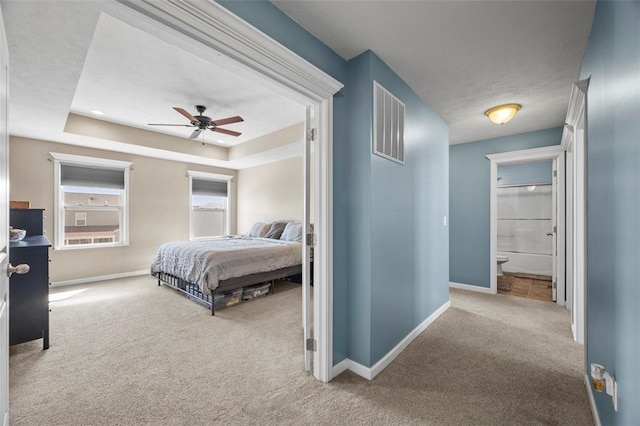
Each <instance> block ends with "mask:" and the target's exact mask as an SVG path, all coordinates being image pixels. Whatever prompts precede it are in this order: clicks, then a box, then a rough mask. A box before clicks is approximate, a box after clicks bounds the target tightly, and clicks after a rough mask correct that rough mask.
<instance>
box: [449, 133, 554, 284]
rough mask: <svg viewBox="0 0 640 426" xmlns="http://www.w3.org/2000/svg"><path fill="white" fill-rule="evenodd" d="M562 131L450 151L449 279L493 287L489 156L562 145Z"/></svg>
mask: <svg viewBox="0 0 640 426" xmlns="http://www.w3.org/2000/svg"><path fill="white" fill-rule="evenodd" d="M561 137H562V128H561V127H558V128H554V129H547V130H539V131H536V132H530V133H523V134H520V135H515V136H508V137H502V138H495V139H486V140H483V141H478V142H473V143H465V144H457V145H451V147H450V148H449V215H450V223H449V280H450V281H451V282H455V283H461V284H469V285H476V286H479V287H487V288H488V287H490V284H491V281H490V278H491V277H490V274H491V272H490V269H489V268H490V263H489V261H490V259H489V256H490V250H489V249H490V247H489V245H490V235H489V225H490V224H489V213H490V212H489V210H490V204H489V190H490V186H489V173H490V170H489V165H490V162H489V160H487V158H486V155H488V154H496V153H499V152H509V151H520V150H523V149H531V148H540V147H543V146H551V145H559V144H560V139H561Z"/></svg>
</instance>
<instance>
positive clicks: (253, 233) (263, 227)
mask: <svg viewBox="0 0 640 426" xmlns="http://www.w3.org/2000/svg"><path fill="white" fill-rule="evenodd" d="M270 228H271V224H269V223H263V222H256V223H255V224H254V225H253V226H252V227H251V230H250V231H249V233H248V234H247V235H248V236H249V237H259V238H262V237H264V235H265V234H266V233H267V232H268V231H269V229H270Z"/></svg>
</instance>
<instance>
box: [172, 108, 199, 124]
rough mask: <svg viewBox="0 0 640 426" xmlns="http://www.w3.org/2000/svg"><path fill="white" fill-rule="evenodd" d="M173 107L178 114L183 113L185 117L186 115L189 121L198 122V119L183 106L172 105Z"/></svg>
mask: <svg viewBox="0 0 640 426" xmlns="http://www.w3.org/2000/svg"><path fill="white" fill-rule="evenodd" d="M173 109H175V110H176V111H178V112H179V113H180V114H182V115H184V116H185V117H187V118H188V119H189V121H190V122H192V123H193V122H194V121H195V122H196V123H197V122H198V119H197V118H195V117H194V116H193V115H191V114H189V113H188V112H187V111H186V110H185V109H183V108H178V107H173Z"/></svg>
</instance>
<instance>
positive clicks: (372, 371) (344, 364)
mask: <svg viewBox="0 0 640 426" xmlns="http://www.w3.org/2000/svg"><path fill="white" fill-rule="evenodd" d="M450 307H451V301H449V300H448V301H446V302H445V303H444V304H443V305H442V306H440V307H439V308H438V309H436V311H435V312H434V313H432V314H431V315H429V317H428V318H427V319H426V320H424V321H422V323H420V324H419V325H418V326H417V327H416V328H414V329H413V331H411V332H410V333H409V334H407V336H406V337H405V338H404V339H402V341H401V342H400V343H398V344H397V345H396V346H395V347H394V348H393V349H391V350H390V351H389V352H388V353H387V354H386V355H385V356H384V357H382V359H381V360H380V361H378V362H376V363H375V364H374V365H373V367H370V368H369V367H365V366H364V365H362V364H360V363H357V362H355V361H353V360H351V359H348V358H347V359H344V360H342V361H341V362H340V363H338V365H336V366H334V367H333V375H334V377H335V376H337V375H338V374H340V373H342V372H343V371H345V370H347V369H348V370H351V371H352V372H354V373H355V374H357V375H358V376H360V377H363V378H365V379H367V380H373V379H374V378H375V377H376V376H377V375H378V374H380V373H382V371H383V370H384V369H385V368H387V367H388V366H389V364H391V363H392V362H393V360H394V359H396V358H397V357H398V355H400V354H401V353H402V351H404V350H405V349H406V348H407V346H409V344H411V342H413V341H414V340H415V338H416V337H418V336H419V335H420V334H421V333H422V332H423V331H425V330H426V329H427V327H429V326H430V325H431V324H433V322H434V321H435V320H436V319H438V317H440V315H442V314H444V313H445V312H446V310H447V309H449V308H450Z"/></svg>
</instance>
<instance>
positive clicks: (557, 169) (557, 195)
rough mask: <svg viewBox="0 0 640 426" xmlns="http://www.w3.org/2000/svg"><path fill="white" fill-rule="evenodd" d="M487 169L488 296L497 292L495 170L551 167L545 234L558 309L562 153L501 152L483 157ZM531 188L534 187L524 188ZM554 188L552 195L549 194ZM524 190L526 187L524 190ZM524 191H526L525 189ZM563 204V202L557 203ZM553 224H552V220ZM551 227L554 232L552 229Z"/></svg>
mask: <svg viewBox="0 0 640 426" xmlns="http://www.w3.org/2000/svg"><path fill="white" fill-rule="evenodd" d="M487 158H488V159H489V161H491V165H490V240H491V243H490V244H491V246H490V262H491V264H490V271H491V277H490V278H491V286H490V289H491V293H493V294H496V293H497V292H498V281H497V274H498V267H497V265H498V263H497V261H498V229H499V228H498V187H499V181H498V177H499V176H498V167H499V166H516V165H522V164H530V163H535V162H544V161H546V162H551V163H552V170H553V172H552V173H553V176H552V197H551V201H552V207H551V211H552V213H553V215H552V218H551V220H550V221H549V222H550V225H551V230H548V231H546V232H545V235H544V236H545V237H547V235H546V234H547V233H548V232H549V233H551V234H552V235H550V236H548V237H550V238H551V239H552V246H551V260H552V277H553V278H552V292H553V294H554V295H555V299H554V300H555V301H556V303H558V305H560V306H564V305H565V302H566V292H565V226H564V218H565V208H564V207H565V204H564V197H565V195H564V185H565V183H564V150H563V149H562V147H560V146H552V147H545V148H535V149H530V150H523V151H514V152H505V153H500V154H492V155H487ZM528 186H535V185H528ZM553 188H556V189H557V190H556V191H553ZM525 189H526V187H525ZM527 191H528V189H527ZM557 200H563V202H557ZM554 217H555V218H556V221H555V222H556V223H555V224H553V218H554ZM554 226H555V228H554Z"/></svg>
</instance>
